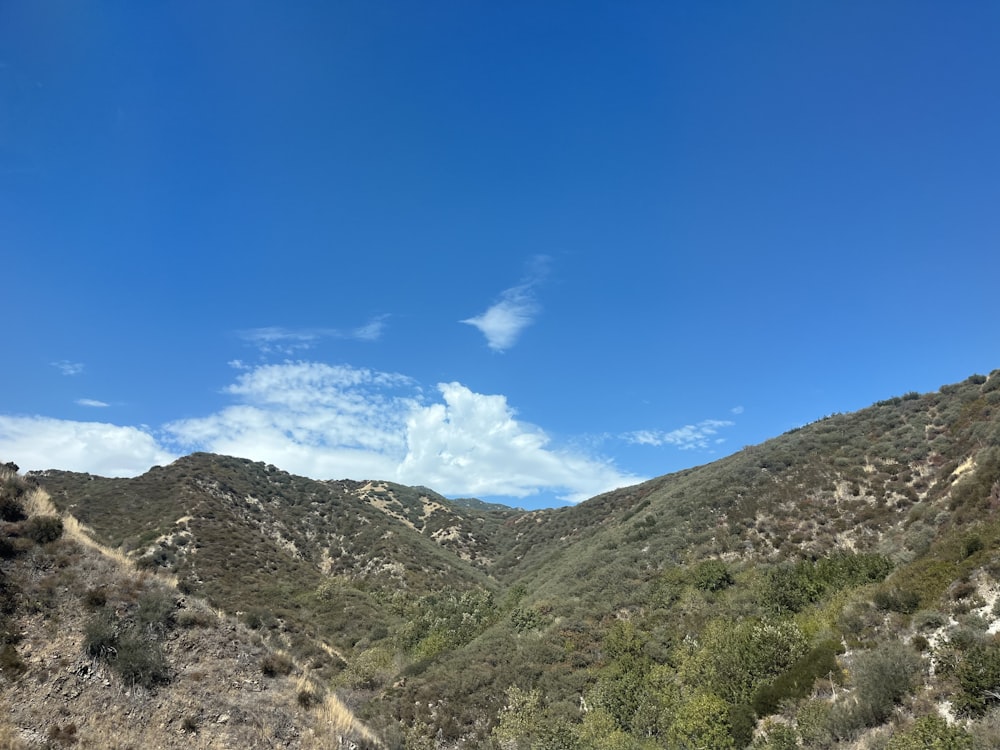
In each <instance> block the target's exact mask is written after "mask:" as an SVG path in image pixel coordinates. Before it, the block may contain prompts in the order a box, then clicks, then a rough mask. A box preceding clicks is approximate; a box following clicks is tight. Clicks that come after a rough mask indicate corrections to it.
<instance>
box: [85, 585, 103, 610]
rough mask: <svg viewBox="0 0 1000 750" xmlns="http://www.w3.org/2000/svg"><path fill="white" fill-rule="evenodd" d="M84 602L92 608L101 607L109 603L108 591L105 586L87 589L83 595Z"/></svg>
mask: <svg viewBox="0 0 1000 750" xmlns="http://www.w3.org/2000/svg"><path fill="white" fill-rule="evenodd" d="M83 603H84V604H86V605H87V606H88V607H90V608H91V609H100V608H101V607H103V606H104V605H105V604H107V603H108V592H107V591H106V590H105V589H103V588H93V589H87V591H86V593H84V595H83Z"/></svg>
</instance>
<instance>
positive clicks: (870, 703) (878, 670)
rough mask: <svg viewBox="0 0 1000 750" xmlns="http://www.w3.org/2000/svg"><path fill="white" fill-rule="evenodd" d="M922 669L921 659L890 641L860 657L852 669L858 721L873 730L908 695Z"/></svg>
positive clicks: (863, 653) (858, 656)
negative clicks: (871, 727) (872, 727)
mask: <svg viewBox="0 0 1000 750" xmlns="http://www.w3.org/2000/svg"><path fill="white" fill-rule="evenodd" d="M922 668H923V661H922V659H921V658H920V656H919V655H918V654H916V653H914V651H913V649H911V648H907V646H906V645H905V644H903V643H901V642H899V641H890V642H889V643H885V644H882V645H881V646H878V647H876V648H874V649H872V650H871V651H863V652H861V653H859V654H858V655H857V656H856V657H855V659H854V662H853V664H852V665H851V680H852V682H853V683H854V688H855V692H856V695H857V699H858V703H857V706H856V709H857V711H858V718H859V719H861V721H862V722H863V724H864V725H865V726H876V725H878V724H881V723H882V722H883V721H885V720H886V719H887V718H889V714H890V713H892V710H893V709H894V708H895V706H896V705H898V704H899V703H900V702H902V700H903V698H905V697H906V696H907V695H909V694H910V693H911V692H912V691H913V689H914V687H915V686H916V681H917V677H918V676H919V675H920V672H921V670H922Z"/></svg>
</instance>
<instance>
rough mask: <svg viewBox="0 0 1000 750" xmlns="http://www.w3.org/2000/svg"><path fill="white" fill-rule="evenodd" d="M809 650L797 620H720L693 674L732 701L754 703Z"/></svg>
mask: <svg viewBox="0 0 1000 750" xmlns="http://www.w3.org/2000/svg"><path fill="white" fill-rule="evenodd" d="M806 648H807V644H806V639H805V637H804V636H803V635H802V632H801V631H800V630H799V628H798V626H797V625H796V624H795V623H794V622H792V621H791V620H782V619H771V618H761V619H757V618H747V619H743V620H738V621H736V622H732V621H727V620H716V621H713V622H712V623H710V624H709V626H708V627H707V628H706V629H705V632H704V633H703V635H702V647H701V649H700V650H699V652H698V653H697V654H696V655H695V657H694V658H693V659H692V661H691V662H690V664H689V666H688V669H689V670H693V671H691V672H688V674H689V675H690V678H691V679H693V680H696V681H698V682H700V683H701V684H703V685H704V686H705V687H706V688H708V689H709V690H711V691H712V692H713V693H714V694H715V695H718V696H719V697H721V698H724V699H725V700H727V701H729V702H730V703H733V704H738V703H750V702H751V701H752V700H753V697H754V691H755V690H757V689H758V688H759V687H760V686H761V685H764V684H766V683H768V682H769V681H771V680H773V679H774V678H775V677H777V676H778V675H780V674H781V673H782V672H784V671H785V670H787V669H788V668H789V667H791V666H792V664H794V663H795V661H796V660H798V659H799V658H800V657H801V656H803V655H804V654H805V652H806Z"/></svg>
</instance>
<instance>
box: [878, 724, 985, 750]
mask: <svg viewBox="0 0 1000 750" xmlns="http://www.w3.org/2000/svg"><path fill="white" fill-rule="evenodd" d="M972 746H973V744H972V736H971V735H970V734H969V733H968V732H966V731H965V730H964V729H962V728H961V727H958V726H949V725H948V722H947V721H945V720H944V719H942V718H941V717H939V716H921V717H920V718H919V719H917V720H916V721H915V722H913V724H911V725H910V726H909V727H907V728H906V729H904V730H903V731H901V732H897V733H896V734H894V735H893V736H892V737H891V738H890V740H889V743H888V744H887V745H886V746H885V750H971V748H972Z"/></svg>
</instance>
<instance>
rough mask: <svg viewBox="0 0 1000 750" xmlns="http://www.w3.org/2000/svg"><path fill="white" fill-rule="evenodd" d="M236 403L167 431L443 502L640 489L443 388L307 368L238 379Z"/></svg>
mask: <svg viewBox="0 0 1000 750" xmlns="http://www.w3.org/2000/svg"><path fill="white" fill-rule="evenodd" d="M226 392H227V393H229V394H230V395H232V396H234V397H236V398H237V399H238V401H239V403H237V404H235V405H233V406H231V407H228V408H226V409H223V410H222V411H220V412H218V413H216V414H212V415H210V416H207V417H202V418H197V419H188V420H181V421H177V422H173V423H171V424H169V425H167V426H166V432H167V433H168V434H169V435H170V436H171V437H172V439H173V440H174V441H176V443H177V444H178V445H180V446H183V447H184V448H185V449H187V450H207V451H211V452H215V453H226V454H231V455H237V456H242V457H245V458H251V459H255V460H260V461H268V462H269V463H273V464H275V465H277V466H281V467H282V468H283V469H287V470H289V471H293V472H296V473H301V474H305V475H307V476H312V477H319V478H328V479H329V478H343V477H350V478H352V479H390V480H395V481H398V482H401V483H404V484H421V485H425V486H428V487H433V488H434V489H435V490H438V491H439V492H443V493H445V494H448V495H465V496H506V497H518V498H520V497H527V496H529V495H532V494H536V493H538V492H543V491H544V492H553V493H555V494H557V495H558V496H559V497H560V498H561V499H566V500H569V501H572V502H576V501H579V500H582V499H585V498H587V497H591V496H592V495H595V494H598V493H600V492H603V491H606V490H609V489H613V488H615V487H620V486H623V485H627V484H632V483H634V482H638V481H641V480H642V479H643V478H642V477H636V476H633V475H630V474H625V473H622V472H620V471H618V470H617V469H616V468H615V467H614V466H613V465H612V464H611V463H609V462H606V461H602V460H600V459H595V458H593V457H590V456H586V455H583V454H580V453H574V452H570V451H564V450H559V449H557V448H555V447H553V446H551V445H550V440H549V438H548V437H547V436H546V435H545V433H544V432H543V431H542V430H541V429H539V428H537V427H535V426H533V425H530V424H527V423H524V422H519V421H518V420H516V419H515V417H514V413H513V410H512V409H511V408H510V406H509V405H508V404H507V400H506V398H505V397H503V396H498V395H484V394H480V393H475V392H474V391H472V390H470V389H469V388H467V387H465V386H463V385H461V384H459V383H447V384H441V385H439V386H438V387H437V395H436V396H434V397H431V398H428V397H427V396H425V394H424V393H423V392H422V390H421V389H420V387H419V385H418V384H417V383H416V382H415V381H413V380H412V379H410V378H408V377H406V376H405V375H400V374H398V373H385V372H378V371H374V370H366V369H359V368H353V367H347V366H332V365H327V364H321V363H315V362H297V363H285V364H281V365H267V366H262V367H258V368H256V369H253V370H249V371H246V372H243V373H242V374H241V375H240V376H239V377H238V378H237V380H236V382H235V383H234V384H232V385H231V386H229V387H228V388H226Z"/></svg>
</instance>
